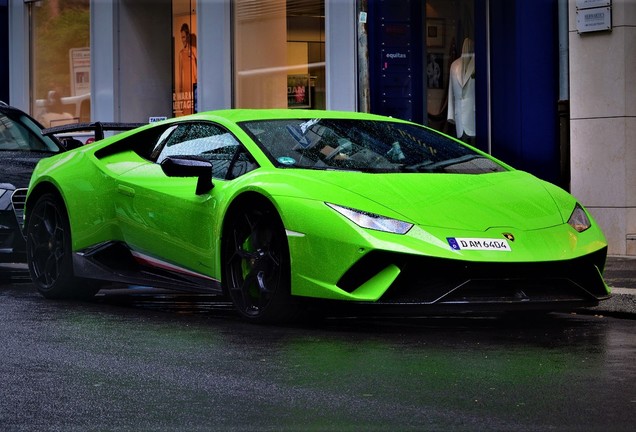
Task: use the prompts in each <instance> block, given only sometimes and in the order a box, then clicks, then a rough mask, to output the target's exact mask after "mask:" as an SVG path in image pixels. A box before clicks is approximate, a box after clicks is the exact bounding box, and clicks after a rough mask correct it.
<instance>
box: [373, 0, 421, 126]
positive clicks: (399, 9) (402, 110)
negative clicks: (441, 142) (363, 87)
mask: <svg viewBox="0 0 636 432" xmlns="http://www.w3.org/2000/svg"><path fill="white" fill-rule="evenodd" d="M368 6H369V14H368V34H369V80H370V99H371V112H373V113H376V114H384V115H389V116H393V117H398V118H402V119H406V120H413V121H416V122H418V123H423V121H424V93H423V88H424V74H423V70H424V69H423V63H424V61H423V57H422V55H421V54H420V53H421V52H422V49H423V47H422V41H423V33H422V31H423V29H422V13H423V11H422V2H421V1H419V0H417V1H416V0H376V1H370V2H369V3H368Z"/></svg>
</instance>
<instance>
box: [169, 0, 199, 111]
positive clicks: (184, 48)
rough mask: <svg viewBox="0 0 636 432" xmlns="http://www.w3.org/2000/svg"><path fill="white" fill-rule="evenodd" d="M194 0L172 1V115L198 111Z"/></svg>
mask: <svg viewBox="0 0 636 432" xmlns="http://www.w3.org/2000/svg"><path fill="white" fill-rule="evenodd" d="M196 22H197V20H196V1H195V0H173V1H172V40H173V47H174V51H173V57H172V58H173V65H174V72H173V76H174V80H173V92H172V111H173V115H174V116H175V117H179V116H183V115H187V114H192V113H195V112H197V101H196V94H197V81H198V80H197V28H196Z"/></svg>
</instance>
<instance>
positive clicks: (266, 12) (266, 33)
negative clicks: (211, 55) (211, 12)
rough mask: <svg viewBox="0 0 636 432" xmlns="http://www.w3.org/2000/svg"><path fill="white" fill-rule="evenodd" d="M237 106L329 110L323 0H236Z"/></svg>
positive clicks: (235, 63)
mask: <svg viewBox="0 0 636 432" xmlns="http://www.w3.org/2000/svg"><path fill="white" fill-rule="evenodd" d="M232 4H233V11H232V14H233V26H234V31H233V34H234V40H233V50H234V68H233V69H234V95H233V97H234V106H235V107H237V108H308V109H324V108H325V107H326V98H325V2H324V0H235V1H234V2H233V3H232Z"/></svg>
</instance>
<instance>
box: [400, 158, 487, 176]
mask: <svg viewBox="0 0 636 432" xmlns="http://www.w3.org/2000/svg"><path fill="white" fill-rule="evenodd" d="M475 159H486V158H485V157H484V156H482V155H479V154H467V155H464V156H460V157H457V158H453V159H446V160H443V161H439V162H433V161H431V160H426V161H424V162H421V163H418V164H415V165H409V166H405V167H404V168H405V169H407V170H409V171H418V172H422V171H438V170H442V169H444V168H447V167H449V166H452V165H457V164H460V163H464V162H469V161H471V160H475Z"/></svg>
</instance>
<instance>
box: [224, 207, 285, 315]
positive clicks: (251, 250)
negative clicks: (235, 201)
mask: <svg viewBox="0 0 636 432" xmlns="http://www.w3.org/2000/svg"><path fill="white" fill-rule="evenodd" d="M228 221H229V226H228V227H227V229H226V230H225V240H224V245H225V246H224V263H223V265H224V280H225V285H226V286H225V287H226V290H227V292H228V294H229V295H230V298H231V299H232V302H233V303H234V306H235V308H236V309H237V310H238V312H239V313H240V314H241V315H242V316H243V317H244V318H247V319H248V320H249V321H254V322H267V323H273V322H277V323H280V322H287V321H291V320H293V319H294V318H296V316H297V313H298V305H297V302H296V301H295V300H294V299H293V298H292V296H291V282H290V280H291V273H290V272H291V269H290V259H289V246H288V244H287V236H286V235H285V230H284V227H283V223H282V221H281V219H280V217H279V216H278V214H277V213H276V211H275V210H274V209H273V208H271V207H270V206H266V205H259V206H257V207H255V208H251V209H248V208H247V206H244V207H242V208H241V209H240V210H238V211H237V212H235V213H233V216H230V217H229V218H228Z"/></svg>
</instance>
